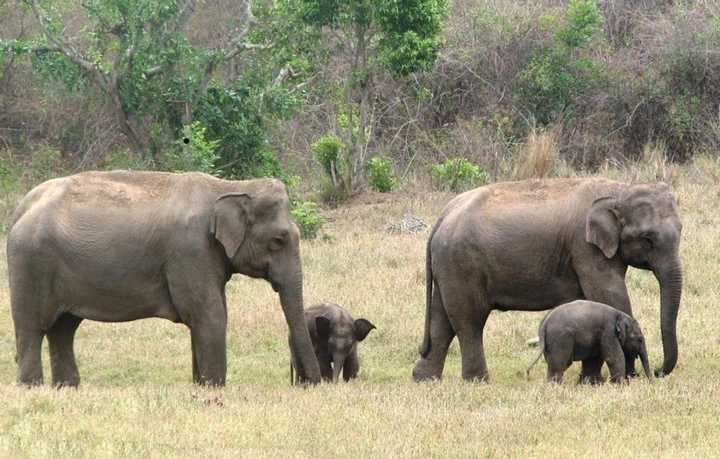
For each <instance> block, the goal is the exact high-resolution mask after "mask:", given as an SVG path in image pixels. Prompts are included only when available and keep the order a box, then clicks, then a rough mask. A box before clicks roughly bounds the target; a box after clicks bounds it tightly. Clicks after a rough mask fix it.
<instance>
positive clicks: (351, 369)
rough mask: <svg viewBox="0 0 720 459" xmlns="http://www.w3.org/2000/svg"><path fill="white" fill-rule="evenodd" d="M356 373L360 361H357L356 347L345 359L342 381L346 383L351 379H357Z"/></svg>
mask: <svg viewBox="0 0 720 459" xmlns="http://www.w3.org/2000/svg"><path fill="white" fill-rule="evenodd" d="M358 371H360V360H359V359H358V352H357V347H355V348H354V349H353V350H352V351H350V354H348V356H347V358H345V365H343V379H344V380H345V381H346V382H347V381H350V380H351V379H354V378H357V374H358Z"/></svg>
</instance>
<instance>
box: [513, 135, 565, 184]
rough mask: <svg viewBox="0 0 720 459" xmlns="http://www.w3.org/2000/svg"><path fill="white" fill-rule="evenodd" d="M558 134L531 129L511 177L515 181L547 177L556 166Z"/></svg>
mask: <svg viewBox="0 0 720 459" xmlns="http://www.w3.org/2000/svg"><path fill="white" fill-rule="evenodd" d="M557 139H558V134H557V133H556V132H555V131H553V130H546V131H539V130H537V129H533V130H532V131H530V134H528V137H527V139H526V140H525V143H524V144H523V145H522V147H521V148H520V151H519V156H518V158H517V164H516V165H515V170H514V173H513V176H514V178H515V179H516V180H524V179H531V178H543V177H547V176H549V175H550V174H551V173H552V172H553V171H554V169H555V168H556V167H557V164H558V143H557Z"/></svg>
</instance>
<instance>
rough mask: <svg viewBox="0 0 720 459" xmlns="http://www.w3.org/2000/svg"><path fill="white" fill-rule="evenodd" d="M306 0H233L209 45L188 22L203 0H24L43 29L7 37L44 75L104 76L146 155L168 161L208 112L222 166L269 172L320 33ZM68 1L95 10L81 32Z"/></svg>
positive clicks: (2, 47)
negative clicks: (306, 17) (309, 20)
mask: <svg viewBox="0 0 720 459" xmlns="http://www.w3.org/2000/svg"><path fill="white" fill-rule="evenodd" d="M296 1H297V0H276V1H274V2H272V1H270V0H258V1H256V2H255V3H254V6H255V7H256V9H257V13H258V16H257V17H256V15H255V14H254V13H253V11H251V1H250V0H244V1H241V2H239V3H237V4H232V7H233V8H234V10H236V12H237V14H236V15H235V16H232V17H231V19H230V21H229V23H230V25H229V26H227V27H226V28H227V29H228V32H227V36H225V37H224V38H222V39H218V40H217V43H212V44H204V45H202V46H200V45H198V44H193V43H191V41H190V39H189V38H188V35H187V31H186V29H187V28H188V24H189V21H190V20H191V18H192V17H193V15H195V14H196V13H197V12H198V10H199V8H202V7H204V3H203V2H200V1H197V0H86V1H84V2H82V3H81V4H80V6H78V5H77V4H75V3H66V2H57V1H52V0H23V1H22V3H23V4H24V5H25V7H26V8H28V9H29V10H30V11H31V12H32V14H33V16H34V17H35V19H36V21H37V24H38V25H39V26H40V34H39V35H38V36H36V37H34V38H33V39H32V40H22V41H18V40H14V41H8V40H6V41H2V40H0V55H3V54H4V55H7V54H9V53H12V54H26V55H32V56H33V65H34V66H35V68H36V70H37V72H38V73H39V74H40V75H43V76H45V77H48V78H54V79H57V80H61V81H63V82H64V83H65V85H66V87H67V88H68V89H69V90H79V89H81V88H82V87H83V86H84V85H94V86H95V87H96V88H98V89H99V91H100V92H101V93H102V94H103V95H104V96H106V97H107V99H108V100H109V101H110V102H111V106H112V107H113V109H114V111H115V113H116V115H117V119H118V120H119V126H120V128H121V130H122V132H123V133H124V134H125V136H126V138H127V140H128V143H129V144H130V146H131V147H132V149H133V150H134V151H136V152H138V153H140V154H142V155H143V156H144V157H146V158H150V159H160V160H161V159H162V158H158V157H159V153H160V152H161V151H167V150H172V149H173V147H174V146H175V142H176V141H177V139H178V138H181V137H182V136H183V127H184V126H191V125H193V122H194V121H200V122H201V123H202V125H203V126H204V127H205V129H206V132H205V133H204V136H205V137H204V138H203V141H208V142H215V141H218V143H217V145H216V148H215V149H214V150H215V154H216V155H217V156H216V161H217V163H216V164H214V166H216V170H218V171H219V172H220V173H221V174H223V175H230V176H247V175H249V174H253V173H256V172H258V171H263V173H268V171H269V170H270V169H273V168H274V169H278V170H279V163H278V162H277V159H276V158H275V157H274V154H273V153H272V152H271V151H270V150H269V148H268V147H267V137H266V133H267V130H268V129H269V125H271V124H272V122H273V121H275V120H276V119H281V118H282V117H287V116H288V114H289V113H291V112H292V110H294V109H295V108H297V107H298V106H299V104H300V102H301V101H302V97H301V91H300V90H299V86H301V85H302V83H303V78H304V76H306V75H307V74H308V73H309V72H308V71H307V70H308V69H309V68H310V67H311V65H312V64H311V61H312V59H311V57H309V56H312V54H311V53H310V51H309V50H310V49H311V48H312V45H313V39H314V37H316V36H317V32H315V31H313V30H312V28H311V27H309V26H308V25H307V24H305V23H304V22H303V21H302V20H301V19H300V18H297V14H296V13H295V11H296V8H295V2H296ZM68 8H74V9H73V10H72V11H73V13H78V12H80V13H83V14H84V15H85V16H86V21H87V25H86V27H84V28H83V29H82V30H81V31H79V32H77V33H76V34H75V35H74V36H67V35H66V30H67V29H68V28H67V27H66V24H67V18H66V16H67V14H65V13H66V11H64V10H65V9H68ZM215 45H217V46H215ZM241 64H242V65H241ZM237 68H240V69H241V70H235V71H231V69H237ZM220 76H222V77H224V78H219V77H220ZM228 76H230V78H228ZM169 159H172V158H169ZM170 162H172V161H170Z"/></svg>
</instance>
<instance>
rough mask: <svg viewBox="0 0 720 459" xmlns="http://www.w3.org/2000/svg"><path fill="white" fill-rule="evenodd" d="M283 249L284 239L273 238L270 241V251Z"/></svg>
mask: <svg viewBox="0 0 720 459" xmlns="http://www.w3.org/2000/svg"><path fill="white" fill-rule="evenodd" d="M283 247H285V238H284V237H279V236H277V237H274V238H272V239H271V240H270V250H280V249H282V248H283Z"/></svg>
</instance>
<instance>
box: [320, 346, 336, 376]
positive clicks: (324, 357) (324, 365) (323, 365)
mask: <svg viewBox="0 0 720 459" xmlns="http://www.w3.org/2000/svg"><path fill="white" fill-rule="evenodd" d="M318 364H320V376H321V377H322V379H323V380H324V381H326V382H332V380H333V368H332V356H330V354H328V353H326V352H320V353H319V355H318Z"/></svg>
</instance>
